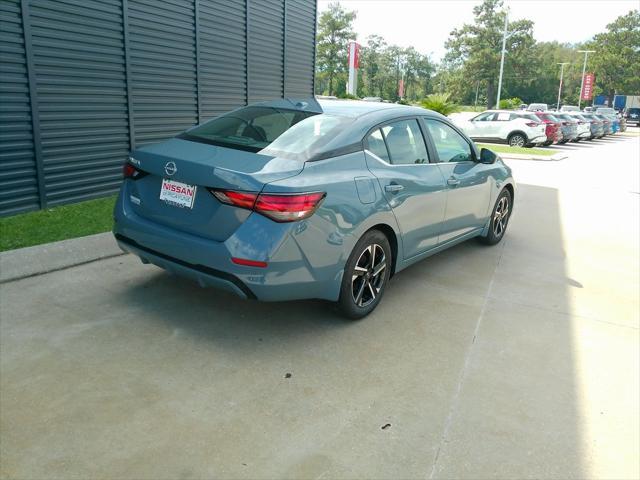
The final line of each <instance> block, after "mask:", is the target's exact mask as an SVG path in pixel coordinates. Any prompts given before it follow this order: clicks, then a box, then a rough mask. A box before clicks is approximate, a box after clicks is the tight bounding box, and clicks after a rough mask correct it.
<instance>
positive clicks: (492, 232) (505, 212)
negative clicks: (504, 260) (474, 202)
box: [478, 188, 512, 245]
mask: <svg viewBox="0 0 640 480" xmlns="http://www.w3.org/2000/svg"><path fill="white" fill-rule="evenodd" d="M511 207H512V198H511V193H510V192H509V190H507V189H506V188H505V189H504V190H502V192H500V195H499V196H498V199H497V200H496V204H495V205H494V207H493V210H492V212H491V223H490V224H489V232H487V235H486V236H483V237H478V240H479V241H480V242H481V243H484V244H485V245H495V244H496V243H499V242H500V240H502V237H504V232H505V231H506V230H507V225H508V224H509V218H510V217H511Z"/></svg>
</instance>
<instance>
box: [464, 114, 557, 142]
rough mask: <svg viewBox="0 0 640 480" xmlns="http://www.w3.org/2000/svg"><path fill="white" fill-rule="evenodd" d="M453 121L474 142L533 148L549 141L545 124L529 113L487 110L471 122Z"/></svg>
mask: <svg viewBox="0 0 640 480" xmlns="http://www.w3.org/2000/svg"><path fill="white" fill-rule="evenodd" d="M453 121H454V122H455V123H456V125H458V126H459V127H460V128H461V129H462V130H464V133H466V134H467V135H468V136H469V137H471V138H472V139H473V140H479V141H483V140H484V141H492V142H500V143H508V144H509V145H511V146H512V147H533V146H534V145H542V144H543V143H544V142H546V141H547V135H546V134H545V124H544V123H542V122H541V121H540V119H539V118H538V117H537V116H536V115H535V114H533V113H529V112H523V111H517V112H514V111H509V110H487V111H486V112H482V113H481V114H480V115H478V116H477V117H473V118H472V119H471V120H462V119H459V120H458V119H457V118H454V119H453Z"/></svg>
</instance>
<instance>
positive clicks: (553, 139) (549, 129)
mask: <svg viewBox="0 0 640 480" xmlns="http://www.w3.org/2000/svg"><path fill="white" fill-rule="evenodd" d="M534 115H536V116H537V117H538V118H539V119H540V121H541V122H542V123H544V124H545V132H544V133H545V135H546V136H547V141H546V142H544V143H543V145H544V146H545V147H548V146H549V145H551V144H554V143H558V142H560V141H561V140H562V130H561V125H562V122H561V121H560V120H558V119H557V118H556V117H554V116H553V115H552V114H551V113H549V112H534Z"/></svg>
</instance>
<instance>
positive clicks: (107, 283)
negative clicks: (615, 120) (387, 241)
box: [0, 137, 640, 479]
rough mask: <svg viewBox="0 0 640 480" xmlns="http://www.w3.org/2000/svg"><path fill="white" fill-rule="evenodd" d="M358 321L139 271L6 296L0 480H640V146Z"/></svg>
mask: <svg viewBox="0 0 640 480" xmlns="http://www.w3.org/2000/svg"><path fill="white" fill-rule="evenodd" d="M590 147H591V148H584V147H575V148H574V149H570V150H569V158H568V159H566V160H564V161H562V162H535V161H525V160H513V161H511V162H510V164H511V165H512V167H513V168H514V172H515V176H516V179H517V180H518V182H519V184H520V188H519V190H518V192H517V193H516V208H517V210H516V212H515V215H514V216H513V218H512V222H511V225H510V227H509V230H508V232H507V236H506V238H505V241H503V243H501V244H500V245H498V246H496V247H493V248H491V247H484V246H481V245H478V244H476V243H475V242H468V243H466V244H463V245H460V246H458V247H455V248H453V249H451V250H449V251H446V252H444V253H441V254H439V255H436V256H434V257H432V258H430V259H427V260H426V261H423V262H421V263H420V264H418V265H415V266H414V267H412V268H410V269H408V270H406V271H404V272H402V273H401V274H399V275H398V276H397V277H395V278H394V280H393V281H392V282H391V284H390V288H389V290H388V291H387V293H386V297H385V299H384V301H383V302H382V304H381V305H380V307H379V308H378V309H377V310H376V312H375V313H374V314H372V315H371V316H370V317H368V318H367V319H365V320H363V321H361V322H347V321H344V320H342V319H341V318H340V317H338V316H337V315H336V314H335V313H334V310H333V309H332V306H331V305H329V304H326V303H324V302H291V303H278V304H262V303H256V302H248V301H242V300H239V299H236V298H235V297H232V296H230V295H227V294H225V293H222V292H218V291H215V290H204V289H200V288H199V287H197V286H195V285H194V284H192V283H191V282H188V281H185V280H182V279H179V278H175V277H171V276H168V275H167V274H165V273H164V272H162V271H160V270H158V269H156V268H155V267H152V266H144V265H141V264H140V263H138V262H136V261H135V259H133V258H131V257H130V256H121V257H116V258H110V259H106V260H102V261H98V262H94V263H89V264H85V265H81V266H78V267H74V268H69V269H66V270H61V271H56V272H52V273H50V274H46V275H41V276H37V277H31V278H25V279H22V280H19V281H13V282H8V283H4V284H2V285H0V317H1V322H0V407H1V408H0V429H1V430H0V440H1V441H0V476H1V477H2V478H65V479H67V478H83V479H84V478H123V479H124V478H139V479H143V478H144V479H147V478H148V479H175V478H213V477H215V478H325V479H328V478H638V476H640V472H639V467H638V463H639V462H638V451H639V448H640V441H639V438H638V427H639V423H640V419H639V417H638V402H639V394H638V391H639V384H638V378H639V373H640V372H639V366H638V358H639V350H638V345H639V338H638V333H639V330H638V327H639V325H638V323H639V322H638V320H639V319H638V312H639V308H640V301H639V298H638V296H639V291H640V279H639V273H638V265H639V262H640V258H639V251H638V249H639V242H640V236H639V226H638V219H639V218H640V215H639V214H640V211H639V200H640V195H639V193H638V192H640V188H639V187H638V179H639V178H640V176H639V175H638V174H639V171H638V163H639V160H640V137H635V138H634V137H629V138H614V139H611V140H607V141H601V142H599V143H598V144H596V145H591V146H590Z"/></svg>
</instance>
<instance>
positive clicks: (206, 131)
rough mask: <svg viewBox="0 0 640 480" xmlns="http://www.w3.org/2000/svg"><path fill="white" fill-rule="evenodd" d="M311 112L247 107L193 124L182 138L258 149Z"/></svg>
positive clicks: (254, 150) (243, 148) (242, 148)
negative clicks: (194, 125)
mask: <svg viewBox="0 0 640 480" xmlns="http://www.w3.org/2000/svg"><path fill="white" fill-rule="evenodd" d="M312 115H316V114H315V113H311V112H301V111H299V110H287V109H279V108H274V107H260V106H256V107H245V108H240V109H238V110H234V111H233V112H229V113H227V114H225V115H222V116H220V117H217V118H215V119H213V120H210V121H208V122H206V123H203V124H202V125H198V126H196V127H193V128H192V129H190V130H187V131H186V132H185V133H183V134H181V135H179V138H182V139H185V140H190V141H194V142H201V143H208V144H211V145H218V146H222V147H228V148H235V149H238V150H247V151H250V152H259V151H260V150H262V149H264V148H265V147H268V146H269V145H270V144H271V143H272V142H273V141H274V140H276V139H277V138H278V137H280V135H282V134H283V133H284V132H286V131H287V130H289V129H290V128H291V127H292V126H294V125H296V124H297V123H298V122H300V121H301V120H304V119H306V118H308V117H310V116H312Z"/></svg>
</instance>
